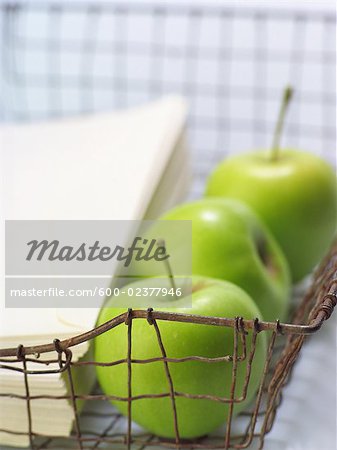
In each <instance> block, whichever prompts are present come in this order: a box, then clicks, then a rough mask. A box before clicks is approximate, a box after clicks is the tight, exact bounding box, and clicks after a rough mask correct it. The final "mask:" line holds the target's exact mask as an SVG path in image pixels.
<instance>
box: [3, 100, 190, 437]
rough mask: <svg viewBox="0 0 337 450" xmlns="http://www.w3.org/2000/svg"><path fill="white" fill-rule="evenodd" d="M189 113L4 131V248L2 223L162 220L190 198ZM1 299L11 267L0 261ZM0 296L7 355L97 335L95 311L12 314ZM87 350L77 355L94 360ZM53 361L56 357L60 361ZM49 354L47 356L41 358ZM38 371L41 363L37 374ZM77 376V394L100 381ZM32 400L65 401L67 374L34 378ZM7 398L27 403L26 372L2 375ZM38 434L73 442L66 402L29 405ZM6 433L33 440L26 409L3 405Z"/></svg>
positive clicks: (164, 110) (176, 103) (161, 111)
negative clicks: (19, 349)
mask: <svg viewBox="0 0 337 450" xmlns="http://www.w3.org/2000/svg"><path fill="white" fill-rule="evenodd" d="M185 121H186V105H185V103H184V101H183V100H182V99H181V98H178V97H168V98H164V99H162V100H160V101H157V102H155V103H153V104H150V105H147V106H144V107H140V108H137V109H132V110H129V111H125V112H118V113H112V114H100V115H95V116H93V117H90V116H87V117H85V118H80V119H66V120H62V121H58V122H48V123H39V124H33V125H16V126H12V125H8V126H4V127H2V128H0V149H1V169H2V180H3V182H2V185H1V196H0V200H1V205H0V206H1V215H2V217H1V239H0V251H1V253H2V254H4V220H5V219H34V220H36V219H49V220H53V219H54V220H60V219H74V220H75V219H81V220H83V219H88V220H99V219H105V220H108V219H109V220H113V219H130V220H131V219H142V218H145V217H146V218H155V217H157V216H158V215H159V214H161V213H162V212H163V211H164V210H165V209H167V208H169V207H170V206H172V205H173V204H175V203H177V202H178V201H179V200H181V199H182V198H183V196H184V195H185V193H186V191H187V188H188V184H189V179H190V177H189V167H188V155H187V150H186V145H185V142H184V127H185ZM0 264H1V266H0V269H1V272H0V274H1V278H0V283H1V285H0V288H1V289H2V290H1V292H2V293H3V292H4V273H5V268H4V258H1V261H0ZM4 303H5V299H4V295H3V294H2V295H1V297H0V347H1V348H8V347H17V346H18V345H19V344H23V345H25V346H28V345H35V344H39V343H48V342H52V341H53V339H54V338H59V339H65V338H67V337H70V336H74V335H76V334H80V333H82V332H84V331H87V330H89V329H91V328H93V327H94V325H95V321H96V318H97V314H98V310H97V309H95V308H91V309H89V308H88V309H84V308H81V309H78V308H77V309H71V308H68V309H51V308H43V309H32V308H30V309H29V308H27V309H20V310H17V309H8V308H5V306H4ZM89 350H90V349H89V345H88V343H84V344H82V345H81V346H78V347H74V348H72V351H73V361H76V360H78V359H79V358H81V357H88V351H89ZM53 356H55V355H53ZM44 357H46V358H48V357H50V355H41V358H44ZM33 368H34V369H35V370H36V364H34V367H33ZM82 369H83V367H81V369H80V375H81V376H79V377H78V379H77V380H76V378H77V377H76V374H75V384H76V386H75V389H76V390H77V392H79V393H80V394H85V393H86V392H88V391H90V389H91V387H92V384H93V374H92V371H91V373H90V370H89V369H88V370H86V371H83V370H82ZM29 386H30V391H31V392H30V393H31V395H45V394H46V395H48V394H51V395H53V396H55V395H60V396H62V395H66V394H67V391H68V390H67V383H66V378H65V376H64V375H62V376H61V375H60V374H56V375H50V374H48V375H33V376H29ZM0 394H19V395H21V394H23V395H25V387H24V383H23V376H22V374H20V373H15V372H13V371H8V370H4V369H0ZM31 404H32V428H33V432H36V433H41V434H44V435H46V436H48V435H54V436H55V435H67V434H68V433H69V432H70V430H71V427H72V424H73V418H74V416H73V411H72V406H71V404H70V403H69V402H68V401H67V400H54V401H53V400H46V399H41V400H32V402H31ZM0 411H1V413H0V428H1V429H6V430H8V429H9V430H12V431H15V432H27V430H28V419H27V412H26V402H25V400H20V399H13V398H10V397H6V396H0ZM0 444H3V445H15V446H28V445H29V439H28V436H27V435H20V434H18V435H15V434H9V433H6V432H4V431H3V432H0Z"/></svg>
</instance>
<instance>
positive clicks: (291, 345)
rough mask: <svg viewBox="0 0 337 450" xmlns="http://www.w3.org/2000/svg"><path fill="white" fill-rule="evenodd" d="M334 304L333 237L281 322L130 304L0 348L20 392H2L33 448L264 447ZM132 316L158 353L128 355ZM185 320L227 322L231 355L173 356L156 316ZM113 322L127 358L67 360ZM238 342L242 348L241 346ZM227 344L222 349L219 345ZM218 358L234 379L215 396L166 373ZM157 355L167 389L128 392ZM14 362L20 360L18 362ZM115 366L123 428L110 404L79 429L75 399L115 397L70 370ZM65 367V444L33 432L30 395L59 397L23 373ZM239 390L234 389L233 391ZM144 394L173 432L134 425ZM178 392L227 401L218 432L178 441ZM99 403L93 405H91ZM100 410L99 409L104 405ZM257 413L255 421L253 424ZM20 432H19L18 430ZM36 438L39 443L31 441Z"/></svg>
mask: <svg viewBox="0 0 337 450" xmlns="http://www.w3.org/2000/svg"><path fill="white" fill-rule="evenodd" d="M336 304H337V243H336V244H335V245H334V246H333V247H332V249H331V252H330V253H329V254H328V255H327V257H326V258H325V259H324V261H323V262H322V263H321V265H320V267H319V268H318V270H317V272H316V274H315V277H314V280H313V283H312V286H311V288H310V289H309V290H308V292H307V293H306V295H305V296H304V298H303V301H302V302H301V304H300V306H299V307H298V309H297V310H296V312H295V314H294V316H293V319H292V321H291V323H289V324H281V323H280V322H279V321H277V322H275V323H273V322H263V321H259V320H258V319H255V320H244V319H243V318H240V317H237V318H235V319H228V318H217V317H205V316H195V315H189V314H177V313H170V312H160V311H154V310H152V309H148V310H147V311H145V310H134V311H133V310H132V309H129V310H128V311H127V312H125V314H122V315H120V316H117V317H115V318H113V319H112V320H110V321H109V322H106V323H105V324H103V325H101V326H99V327H97V328H95V329H94V330H91V331H89V332H87V333H84V334H82V335H79V336H76V337H73V338H70V339H67V340H64V341H59V340H58V339H55V340H54V342H53V343H50V344H46V345H39V346H35V347H23V346H22V345H19V346H18V347H17V348H12V349H3V350H0V363H1V364H0V368H1V369H3V370H15V371H17V372H21V373H22V376H23V377H24V385H25V394H24V395H13V394H2V395H3V396H4V395H7V396H8V397H11V398H19V399H21V400H24V401H25V404H26V409H27V415H28V431H27V435H28V436H29V440H30V446H31V448H32V449H43V448H64V447H65V444H64V442H66V445H67V447H66V448H79V449H84V448H97V447H98V446H99V445H101V444H105V445H106V446H105V447H104V448H118V445H119V446H121V448H123V447H124V446H125V447H126V448H128V449H130V448H131V446H132V448H137V449H145V448H151V447H153V446H155V447H156V446H157V447H158V446H159V447H161V448H176V449H182V448H189V449H211V448H214V449H229V448H236V449H240V448H241V449H243V448H249V446H250V445H251V443H252V442H253V440H254V439H255V440H256V439H257V440H258V442H259V448H260V449H262V448H263V444H264V438H265V435H266V434H267V433H268V432H269V431H270V430H271V428H272V426H273V423H274V420H275V417H276V412H277V408H278V406H279V405H280V403H281V400H282V389H283V387H284V386H285V385H286V383H288V382H289V380H290V376H291V373H292V368H293V365H294V363H295V361H296V359H297V357H298V355H299V352H300V350H301V348H302V345H303V343H304V340H305V338H306V336H307V335H310V334H313V333H315V332H316V331H318V330H319V329H320V328H321V326H322V324H323V322H324V321H325V320H327V319H328V318H329V317H330V316H331V314H332V312H333V309H334V307H335V306H336ZM134 320H144V321H147V322H148V326H149V327H153V328H154V332H155V333H156V336H157V340H158V345H159V348H160V350H161V354H162V356H161V357H159V358H151V359H137V360H136V359H133V358H132V346H131V343H132V323H133V321H134ZM163 320H165V321H171V322H184V323H191V324H204V325H207V326H212V327H228V328H231V329H232V330H233V336H234V349H233V354H230V355H227V354H226V355H225V354H224V355H223V357H220V358H210V357H209V358H208V357H200V355H190V356H188V357H184V358H175V357H174V355H169V356H168V355H167V354H166V350H165V344H164V341H163V339H162V337H161V332H160V323H161V321H163ZM117 326H120V327H123V326H127V327H128V332H127V341H128V346H127V354H126V355H125V359H123V360H118V361H109V362H104V363H102V362H100V361H96V362H95V361H84V362H83V361H82V362H72V351H71V348H72V347H74V346H76V345H79V344H81V343H83V342H85V341H88V340H93V339H94V338H95V337H97V336H98V335H100V334H102V333H106V332H107V331H109V330H111V329H112V328H115V327H117ZM248 330H250V331H251V332H252V341H251V342H252V343H251V346H250V348H248V347H247V346H246V334H247V332H248ZM260 333H268V334H269V336H268V351H267V355H266V359H265V362H264V367H263V373H262V377H261V379H260V383H259V387H258V390H257V395H256V399H255V401H254V404H253V405H252V407H251V409H250V410H248V411H245V412H244V413H243V414H242V416H243V418H244V420H245V431H244V432H242V433H241V434H234V433H233V430H232V423H233V421H232V419H233V405H234V404H235V403H237V402H240V401H243V400H245V397H246V395H247V388H248V385H249V383H250V374H251V367H252V364H253V363H254V356H255V349H256V341H257V339H258V335H259V334H260ZM239 343H240V350H241V351H240V352H239ZM224 351H225V350H224ZM44 353H46V354H47V355H48V358H47V359H46V360H39V356H40V355H41V354H44ZM220 359H221V360H223V361H225V362H226V363H229V364H231V365H232V379H231V380H227V381H226V382H227V383H230V386H231V389H230V391H231V395H230V396H229V397H215V396H210V395H193V394H190V393H187V392H177V391H176V390H175V388H174V379H173V377H172V376H171V373H170V365H171V364H178V363H179V364H184V363H187V362H188V361H195V360H198V361H201V360H202V362H203V363H204V364H211V363H212V362H214V361H215V360H217V361H219V360H220ZM158 362H162V363H163V365H164V368H165V374H166V378H167V385H168V391H167V393H162V394H147V393H144V394H143V395H141V396H133V395H132V367H133V365H135V364H156V363H158ZM244 362H246V363H247V366H246V367H247V371H246V376H245V382H244V385H243V387H242V392H241V395H240V396H239V397H235V396H234V392H235V383H236V373H237V369H238V366H239V365H240V364H242V363H244ZM18 363H20V364H21V365H22V367H18V366H17V364H18ZM27 363H30V364H32V365H33V366H34V368H29V369H27ZM55 363H56V364H58V366H59V368H58V369H54V370H50V369H49V368H48V366H49V365H51V364H55ZM100 364H101V365H103V364H104V365H105V366H107V365H116V364H127V368H128V376H127V379H126V380H125V383H126V384H127V386H128V396H127V397H125V398H119V400H120V401H125V402H127V404H128V415H127V418H126V423H125V434H123V433H122V434H120V433H114V432H113V431H112V432H110V430H111V429H112V428H113V427H114V426H115V425H116V422H117V421H118V420H123V419H122V418H121V416H120V415H119V414H117V412H116V411H111V410H108V411H107V412H106V413H105V414H106V418H107V419H108V421H109V424H108V426H107V427H105V428H104V429H103V430H101V431H99V432H98V431H97V430H94V431H90V430H86V429H84V428H83V426H82V424H81V421H80V414H79V410H78V406H77V404H78V402H79V401H81V400H86V401H87V402H88V403H91V402H106V401H107V400H109V399H110V400H112V399H114V400H116V398H115V397H114V396H108V395H104V394H102V393H101V392H96V393H93V394H90V395H81V394H78V393H76V392H75V388H74V382H73V371H74V368H76V367H82V369H83V366H88V365H91V366H97V365H100ZM57 372H64V373H66V375H67V377H68V382H69V388H70V393H69V395H68V396H66V398H68V400H69V402H71V404H72V407H73V412H74V424H75V431H74V433H73V434H71V435H70V436H69V437H65V438H64V439H63V441H61V442H63V444H60V443H59V440H58V439H57V438H53V436H43V435H41V434H39V433H35V432H34V417H33V415H32V412H31V411H32V403H33V402H34V400H37V399H41V398H45V399H49V400H50V401H57V400H58V397H57V396H53V395H47V396H46V395H31V394H30V389H29V380H30V378H31V377H33V376H35V375H39V374H48V373H50V374H51V373H57ZM236 395H237V394H236ZM140 397H142V398H144V399H146V398H163V397H169V398H170V399H171V403H172V414H173V417H174V428H175V439H174V440H173V441H172V440H165V439H159V438H157V437H155V436H153V435H150V434H144V433H139V431H138V432H136V433H135V434H133V432H132V403H133V402H134V401H137V400H139V398H140ZM178 397H185V398H195V399H200V398H201V397H205V398H207V399H208V400H211V401H214V402H226V403H228V404H229V405H231V406H230V407H229V412H228V417H227V418H226V427H225V431H224V435H223V436H217V437H214V438H203V439H199V440H197V441H194V442H193V441H189V442H187V441H184V440H181V439H180V436H179V425H178V419H177V409H176V403H175V402H176V399H177V398H178ZM96 406H97V405H96ZM102 411H103V412H102ZM96 414H98V415H99V416H101V417H104V407H102V408H99V410H98V412H97V409H96V411H95V409H93V410H91V409H90V407H89V408H88V409H87V411H86V412H85V413H84V415H89V416H90V415H93V416H95V415H96ZM258 419H259V426H257V423H258ZM1 431H5V432H8V433H12V434H16V433H18V432H16V431H15V430H1ZM21 434H22V433H21ZM36 442H37V443H36Z"/></svg>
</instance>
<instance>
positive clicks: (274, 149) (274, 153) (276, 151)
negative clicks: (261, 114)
mask: <svg viewBox="0 0 337 450" xmlns="http://www.w3.org/2000/svg"><path fill="white" fill-rule="evenodd" d="M292 96H293V88H292V87H291V86H287V87H286V88H285V89H284V92H283V97H282V103H281V107H280V111H279V115H278V119H277V122H276V127H275V131H274V137H273V143H272V146H271V158H270V159H271V161H277V160H278V159H279V156H280V139H281V134H282V130H283V125H284V118H285V115H286V112H287V109H288V106H289V103H290V100H291V98H292Z"/></svg>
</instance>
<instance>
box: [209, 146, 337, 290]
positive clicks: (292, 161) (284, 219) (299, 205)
mask: <svg viewBox="0 0 337 450" xmlns="http://www.w3.org/2000/svg"><path fill="white" fill-rule="evenodd" d="M205 195H206V196H212V197H214V196H218V197H223V198H233V199H236V200H239V201H242V202H244V203H246V204H247V205H249V206H250V207H251V208H252V209H253V210H254V211H255V212H256V213H257V214H258V215H259V216H260V218H261V220H263V221H264V223H265V224H266V226H267V227H268V228H269V229H270V231H271V232H272V234H273V235H274V237H275V239H276V240H277V242H278V243H279V245H280V247H281V248H282V250H283V253H284V255H285V256H286V258H287V260H288V263H289V266H290V270H291V275H292V280H293V281H294V282H297V281H300V280H301V279H302V278H303V277H304V276H305V275H307V274H309V273H310V272H311V271H312V269H313V268H314V267H315V265H316V264H317V263H318V262H319V261H320V259H321V258H322V257H323V255H324V254H325V253H326V251H327V249H328V247H329V245H330V244H331V242H332V239H333V236H334V234H335V232H336V223H337V182H336V175H335V173H334V170H333V169H332V167H331V166H330V165H329V164H328V163H327V162H325V161H324V160H322V159H321V158H319V157H318V156H316V155H314V154H311V153H308V152H304V151H299V150H295V149H282V150H281V152H280V155H279V157H278V159H277V160H272V159H271V158H270V150H259V151H252V152H249V153H243V154H240V155H238V156H233V157H229V158H227V159H226V160H225V161H223V163H221V164H220V165H219V166H218V167H217V168H216V169H215V171H214V172H213V173H212V174H211V176H210V177H209V179H208V183H207V187H206V192H205Z"/></svg>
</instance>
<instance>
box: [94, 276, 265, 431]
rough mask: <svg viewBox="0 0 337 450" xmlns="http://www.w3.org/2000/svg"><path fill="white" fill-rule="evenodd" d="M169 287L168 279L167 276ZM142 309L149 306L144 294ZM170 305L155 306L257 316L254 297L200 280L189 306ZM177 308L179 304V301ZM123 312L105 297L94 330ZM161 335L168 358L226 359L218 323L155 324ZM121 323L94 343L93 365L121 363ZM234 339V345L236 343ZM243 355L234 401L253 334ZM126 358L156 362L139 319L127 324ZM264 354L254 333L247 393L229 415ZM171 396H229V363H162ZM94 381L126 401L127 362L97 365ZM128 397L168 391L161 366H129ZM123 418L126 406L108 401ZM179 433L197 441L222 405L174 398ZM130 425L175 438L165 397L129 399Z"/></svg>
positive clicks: (151, 332) (151, 335)
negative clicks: (129, 332) (129, 331)
mask: <svg viewBox="0 0 337 450" xmlns="http://www.w3.org/2000/svg"><path fill="white" fill-rule="evenodd" d="M155 282H157V283H158V286H162V285H163V279H157V280H155V279H151V286H154V283H155ZM166 282H167V283H168V286H169V280H168V279H167V278H166ZM175 283H176V286H177V287H179V286H180V284H181V278H180V277H176V278H175ZM148 285H149V281H148V280H146V279H143V280H142V281H138V282H135V283H132V284H130V285H128V286H127V287H126V289H123V291H124V290H125V291H126V292H127V291H128V288H129V287H132V288H133V291H134V292H136V290H137V288H141V289H142V288H144V287H147V286H148ZM121 297H122V298H118V302H119V303H120V301H121V300H123V301H124V302H125V305H128V304H129V303H130V300H135V299H130V298H128V296H127V294H121ZM148 300H149V304H148V306H149V307H150V306H151V302H152V301H153V300H152V299H151V297H148ZM161 300H162V301H163V302H164V303H166V302H167V299H166V298H165V297H164V296H163V295H161V296H159V297H156V298H155V300H154V301H155V302H156V303H155V304H156V305H158V303H159V304H160V301H161ZM176 302H177V300H175V299H172V305H171V306H170V307H166V308H160V307H158V308H155V309H156V310H161V311H163V310H164V311H171V312H179V313H185V314H197V315H202V316H215V317H228V318H234V317H243V318H246V319H253V318H255V317H258V316H260V312H259V310H258V309H257V307H256V305H255V304H254V302H253V300H252V299H251V298H250V297H249V296H248V294H247V293H246V292H244V291H243V290H242V289H240V288H239V287H237V286H235V285H233V284H231V283H228V282H225V281H222V280H216V279H210V278H205V277H192V306H191V307H190V308H188V307H185V308H179V307H178V308H177V307H176V306H175V305H176ZM178 303H179V301H178ZM123 312H125V308H124V309H118V308H115V307H114V298H113V297H111V298H110V299H109V300H108V303H107V304H106V306H105V307H104V308H103V309H102V310H101V313H100V315H99V319H98V325H100V324H102V323H105V322H107V321H108V320H110V319H112V318H113V317H115V316H117V315H119V314H121V313H123ZM157 324H158V326H159V329H160V333H161V338H162V341H163V344H164V347H165V349H166V355H167V357H168V358H184V357H189V356H199V357H206V358H217V357H223V356H226V355H233V345H234V337H233V329H232V328H229V327H223V326H214V325H200V324H193V323H182V322H172V321H158V322H157ZM127 328H128V327H127V326H125V325H124V324H121V325H119V326H117V327H116V328H113V329H111V330H110V331H108V332H106V333H103V334H102V335H100V336H98V337H97V338H96V339H95V360H96V361H97V362H103V363H106V362H111V361H115V360H120V359H124V358H126V355H127V348H128V346H127ZM239 342H241V340H240V339H239ZM246 342H247V357H246V358H245V359H243V360H242V361H240V362H238V365H237V377H236V379H237V382H236V388H235V389H236V390H235V397H236V398H239V397H241V396H242V394H243V386H244V379H245V376H246V371H247V363H248V355H249V351H250V349H251V345H252V333H251V332H248V334H247V336H246ZM131 348H132V355H131V356H132V358H133V359H138V360H139V359H149V358H158V357H162V353H161V350H160V347H159V344H158V340H157V336H156V332H155V329H154V327H153V326H151V325H150V324H149V323H148V322H147V321H146V320H145V319H135V320H133V323H132V347H131ZM239 354H240V355H242V346H241V344H240V346H239ZM265 357H266V336H265V333H260V334H259V335H258V337H257V342H256V352H255V356H254V359H253V364H252V371H251V376H250V381H249V385H248V390H247V396H246V398H245V399H242V401H240V402H238V403H235V404H234V414H238V413H239V412H240V411H242V410H243V409H244V408H245V407H246V406H247V404H248V403H250V402H251V401H252V398H253V396H254V394H255V392H256V390H257V388H258V385H259V381H260V377H261V375H262V371H263V366H264V361H265ZM168 366H169V370H170V373H171V377H172V381H173V386H174V390H175V392H180V393H187V394H192V395H212V396H217V397H226V398H230V388H231V380H232V369H233V363H232V362H230V361H220V362H211V363H209V362H205V361H200V360H199V361H184V362H178V363H177V362H169V364H168ZM97 377H98V380H99V383H100V385H101V387H102V389H103V391H104V392H105V393H106V394H107V395H113V396H117V397H124V398H127V397H128V387H127V379H128V368H127V365H126V364H124V363H123V364H119V365H115V366H97ZM131 388H132V396H139V395H143V394H163V393H169V392H170V390H169V384H168V380H167V377H166V374H165V368H164V363H163V362H162V361H156V362H151V363H145V364H139V363H133V364H132V381H131ZM112 403H113V404H114V405H115V406H116V407H117V408H118V409H119V410H120V411H121V412H122V413H123V414H127V407H128V406H127V405H128V404H127V402H126V401H113V402H112ZM176 408H177V418H178V428H179V434H180V437H181V438H196V437H199V436H204V435H206V434H208V433H210V432H212V431H213V430H215V429H216V428H218V427H219V426H220V425H222V424H223V423H224V422H225V421H226V417H227V414H228V409H229V403H226V402H217V401H214V400H209V399H195V398H194V399H193V398H182V397H179V396H177V397H176ZM131 411H132V420H133V421H134V422H136V423H138V424H139V425H141V426H142V427H144V428H145V429H147V430H149V431H150V432H151V433H154V434H156V435H159V436H162V437H165V438H174V437H175V429H174V415H173V409H172V404H171V399H170V398H169V397H165V398H145V399H137V400H134V401H133V402H132V410H131Z"/></svg>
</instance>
